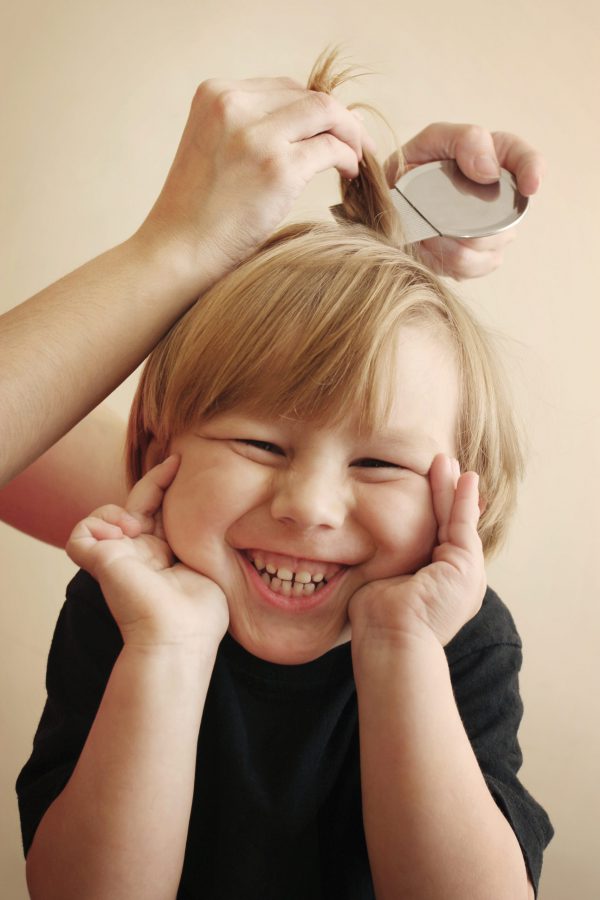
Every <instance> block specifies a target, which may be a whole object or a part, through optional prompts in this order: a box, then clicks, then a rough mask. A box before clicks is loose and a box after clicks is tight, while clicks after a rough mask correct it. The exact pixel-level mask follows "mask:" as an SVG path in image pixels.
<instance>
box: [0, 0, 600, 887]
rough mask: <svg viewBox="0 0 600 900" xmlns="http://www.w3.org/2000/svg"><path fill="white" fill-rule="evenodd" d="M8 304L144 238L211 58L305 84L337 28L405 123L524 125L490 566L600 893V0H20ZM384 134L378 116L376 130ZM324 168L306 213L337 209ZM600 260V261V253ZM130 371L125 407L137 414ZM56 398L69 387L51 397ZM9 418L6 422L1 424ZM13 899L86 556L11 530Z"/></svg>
mask: <svg viewBox="0 0 600 900" xmlns="http://www.w3.org/2000/svg"><path fill="white" fill-rule="evenodd" d="M3 4H4V5H3V7H2V8H1V11H0V12H1V20H0V42H1V45H0V66H1V72H0V85H1V87H0V123H1V124H0V129H1V133H2V141H1V144H0V153H1V154H2V160H1V163H2V169H1V175H2V188H1V191H0V197H1V200H0V204H1V205H0V248H1V252H2V279H1V284H2V290H1V294H0V309H4V308H6V309H7V308H9V307H10V306H12V305H14V304H16V303H18V302H19V301H20V300H21V299H24V298H25V297H27V296H29V295H30V294H32V293H33V292H35V291H36V290H38V289H39V288H41V287H42V286H44V285H46V284H47V283H49V282H50V281H52V280H54V279H55V278H57V277H58V276H60V275H61V274H64V273H65V272H66V271H68V270H70V269H72V268H74V267H76V266H77V265H78V264H80V263H81V262H83V261H84V260H85V259H87V258H89V257H91V256H93V255H95V254H97V253H98V252H100V251H101V250H103V249H105V248H106V247H108V246H110V245H113V244H115V243H117V242H119V241H120V240H122V239H124V238H125V237H127V236H128V235H129V234H130V233H131V232H132V231H133V230H134V229H135V228H136V227H137V225H138V224H139V223H140V222H141V220H142V218H143V217H144V216H145V214H146V212H147V210H148V208H149V207H150V205H151V203H152V201H153V199H154V197H155V195H156V193H157V192H158V190H159V188H160V186H161V184H162V180H163V178H164V175H165V174H166V170H167V168H168V164H169V163H170V160H171V158H172V155H173V153H174V151H175V147H176V145H177V142H178V138H179V134H180V131H181V129H182V127H183V124H184V121H185V118H186V116H187V110H188V106H189V102H190V100H191V97H192V94H193V91H194V89H195V87H196V85H197V84H198V83H199V82H200V81H202V80H203V79H204V78H207V77H210V76H224V77H231V78H238V77H240V78H241V77H248V76H252V75H259V74H264V75H275V74H289V75H292V76H294V77H296V78H298V79H301V80H304V78H305V77H306V74H307V72H308V70H309V68H310V66H311V64H312V62H313V59H314V58H315V56H316V55H317V53H318V52H319V51H320V50H321V49H322V48H323V46H324V45H325V44H328V43H330V42H338V41H344V42H346V47H347V51H348V54H349V55H350V56H351V57H352V58H353V59H354V60H356V61H359V62H361V63H364V64H366V65H369V66H370V67H372V68H374V69H376V70H378V72H379V73H380V74H378V75H376V76H374V77H371V78H368V79H365V81H364V82H363V84H362V86H358V85H356V87H355V88H353V91H354V94H353V96H355V97H356V96H358V97H359V98H362V99H367V100H371V101H373V102H374V103H375V104H376V105H378V106H379V107H380V108H381V109H382V111H384V112H385V113H386V114H387V116H388V118H389V119H390V121H391V122H392V123H393V125H394V126H395V128H396V129H397V131H398V133H399V135H400V136H403V137H408V136H410V135H411V134H413V133H414V132H416V131H417V130H419V129H420V128H421V127H423V126H424V125H425V124H427V123H428V122H430V121H434V120H438V119H448V120H451V121H474V122H478V123H480V124H483V125H485V126H487V127H489V128H492V129H493V128H498V129H508V130H512V131H515V132H517V133H520V134H522V135H524V136H526V137H527V138H528V139H529V140H530V141H531V142H532V143H534V144H535V145H536V146H538V147H539V148H541V149H543V150H544V151H545V153H546V154H547V158H548V163H549V166H548V177H547V181H546V183H545V185H544V189H543V191H542V193H541V194H540V196H539V198H538V199H537V200H536V202H535V204H534V205H533V208H532V209H531V212H530V214H529V216H528V218H527V220H526V222H525V224H524V225H523V226H522V228H521V232H520V236H519V240H518V242H517V243H516V244H514V245H513V246H512V247H511V248H510V251H509V254H508V259H507V262H506V264H505V266H504V267H503V268H502V270H500V271H499V272H497V273H495V274H494V275H492V276H491V277H488V278H487V279H485V280H483V281H479V282H474V283H471V284H467V285H463V286H462V288H461V290H462V292H463V293H464V294H465V295H466V296H467V297H468V298H470V299H471V301H472V302H473V303H474V304H475V305H476V307H477V308H478V309H479V311H480V314H481V316H482V318H483V319H484V320H485V321H486V322H488V323H489V324H490V325H492V326H493V327H494V328H496V329H498V330H499V331H500V332H501V333H502V334H504V335H506V340H505V341H503V345H504V352H505V354H506V358H507V362H508V366H509V369H510V371H511V375H512V377H513V380H514V383H515V387H516V395H517V402H518V405H519V409H520V413H521V415H522V418H523V419H524V421H525V423H526V425H527V428H528V433H529V440H530V445H531V451H530V464H529V470H528V476H527V480H526V483H525V485H524V487H523V490H522V494H521V501H520V506H519V511H518V516H517V519H516V521H515V524H514V527H513V530H512V534H511V538H510V542H509V544H508V546H507V547H506V549H505V550H504V551H503V553H502V555H501V556H500V557H499V558H498V560H497V561H496V562H494V564H493V565H492V566H491V569H490V582H491V584H492V585H493V586H494V587H495V588H496V589H497V590H498V591H499V592H500V594H501V596H503V598H504V599H505V600H506V601H507V602H508V604H509V605H510V606H511V608H512V610H513V613H514V615H515V618H516V620H517V624H518V626H519V628H520V631H521V634H522V636H523V640H524V645H525V664H524V669H523V674H522V691H523V695H524V700H525V706H526V715H525V721H524V725H523V728H522V732H521V742H522V747H523V750H524V754H525V765H524V768H523V779H524V781H525V783H526V784H527V786H528V787H529V789H530V790H531V792H532V793H533V794H534V795H535V796H536V797H537V798H539V800H540V801H541V802H542V803H543V804H544V805H545V806H546V807H547V809H548V811H549V813H550V815H551V817H552V820H553V822H554V825H555V827H556V831H557V836H556V838H555V840H554V842H553V843H552V845H551V847H550V849H549V851H548V853H547V858H546V864H545V870H544V876H543V880H542V890H541V897H542V900H566V898H568V900H570V898H574V897H576V898H578V900H593V898H598V897H599V896H600V879H599V877H598V846H597V834H598V828H597V821H598V813H599V811H600V788H599V784H600V771H599V767H598V760H599V759H600V741H599V736H600V715H599V709H598V704H597V702H596V701H597V696H598V687H599V683H598V682H599V678H598V663H597V648H598V640H599V637H600V634H599V618H600V612H599V607H600V580H599V575H598V572H599V566H598V549H597V543H598V509H599V508H600V490H599V476H598V462H599V450H600V425H599V414H598V387H599V386H600V380H599V378H598V371H599V366H598V349H597V347H598V339H599V336H600V327H599V326H600V317H599V312H598V310H599V306H600V304H599V298H598V290H597V276H596V272H595V264H596V261H597V240H598V229H597V222H598V217H599V216H600V191H599V181H600V179H599V176H598V149H597V148H598V140H599V138H600V133H599V126H598V116H597V111H598V103H597V90H598V83H599V75H600V71H599V66H598V59H599V57H600V47H599V44H598V35H599V34H600V6H599V5H598V4H597V3H596V2H595V0H572V2H569V3H565V2H564V0H544V2H542V0H520V2H518V0H505V2H504V3H503V4H501V5H500V6H498V5H491V4H490V5H488V6H485V5H482V4H481V3H480V2H474V0H472V2H471V0H455V2H454V3H452V4H449V3H447V2H445V0H429V2H427V0H423V2H422V3H419V4H415V3H411V4H408V3H406V4H402V3H394V2H391V0H372V2H369V3H365V2H360V0H346V2H341V0H334V2H331V0H330V2H324V0H308V2H307V0H305V2H304V4H302V5H297V6H294V7H293V8H292V7H291V6H290V8H286V7H285V6H284V5H283V4H282V3H281V2H274V0H269V2H263V3H260V4H258V5H257V4H256V3H255V4H251V3H248V2H247V0H244V2H242V0H229V3H227V4H226V3H223V2H215V0H194V2H191V0H170V2H169V3H166V2H164V0H143V2H141V0H101V2H100V0H94V2H89V0H81V2H74V0H71V2H67V0H54V2H53V3H47V2H45V0H21V2H20V3H19V4H16V3H15V4H11V5H10V6H8V0H3ZM376 137H377V139H378V141H379V144H380V147H381V148H382V151H385V150H387V149H388V147H387V146H386V141H387V138H386V137H385V134H384V133H383V132H379V131H377V132H376ZM335 196H336V194H335V179H334V178H331V177H329V176H321V177H319V178H318V179H317V180H316V181H315V182H314V184H313V185H312V186H311V188H310V189H309V191H308V193H307V194H306V196H305V197H304V198H303V199H302V201H301V203H299V205H298V208H297V210H296V211H295V214H296V215H297V216H299V215H304V214H306V213H307V212H310V211H311V210H313V211H317V212H319V213H320V214H323V211H324V210H325V207H326V204H327V203H329V202H332V201H333V200H334V199H335ZM593 266H594V269H593ZM134 380H135V379H134V378H132V379H130V380H129V382H128V383H127V384H126V385H125V386H123V387H122V388H120V389H119V391H117V392H116V394H115V395H113V396H112V397H111V398H110V400H109V403H110V404H111V405H112V406H113V407H114V408H115V409H117V410H118V411H119V412H121V413H122V414H123V415H125V414H126V410H127V407H128V404H129V402H130V399H131V395H132V391H133V387H134ZM56 402H60V398H56ZM1 437H2V436H1V435H0V439H1ZM0 571H1V584H2V588H1V591H2V599H1V609H0V615H1V619H2V621H1V623H0V629H1V633H2V635H3V644H2V652H1V654H0V665H1V685H2V687H1V691H0V700H1V710H0V715H1V727H2V747H1V753H0V766H1V772H0V778H1V784H0V792H1V802H0V853H1V854H2V861H1V870H2V872H1V883H2V885H3V888H2V896H3V897H6V898H8V900H22V898H25V897H26V896H27V893H26V889H25V886H24V877H23V862H22V857H21V850H20V838H19V829H18V817H17V807H16V800H15V796H14V791H13V784H14V780H15V778H16V776H17V773H18V771H19V769H20V766H21V765H22V763H23V762H24V761H25V759H26V757H27V755H28V753H29V748H30V744H31V738H32V735H33V732H34V729H35V726H36V724H37V721H38V718H39V715H40V712H41V708H42V703H43V699H44V671H45V661H46V654H47V650H48V646H49V642H50V638H51V634H52V629H53V627H54V622H55V620H56V617H57V613H58V610H59V608H60V605H61V603H62V598H63V593H64V587H65V584H66V582H67V580H68V579H69V578H70V576H71V574H72V572H73V567H72V566H71V564H70V563H69V562H68V560H67V559H66V558H65V557H64V556H63V554H62V553H61V552H60V551H58V550H54V549H51V548H49V547H46V546H43V545H41V544H38V543H36V542H34V541H33V540H31V539H28V538H26V537H24V536H23V535H20V534H18V533H17V532H15V531H13V530H11V529H9V528H8V527H5V526H0Z"/></svg>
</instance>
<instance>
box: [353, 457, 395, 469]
mask: <svg viewBox="0 0 600 900" xmlns="http://www.w3.org/2000/svg"><path fill="white" fill-rule="evenodd" d="M352 465H353V466H360V467H361V469H401V468H402V466H399V465H397V463H391V462H386V461H385V460H383V459H357V460H356V462H353V463H352Z"/></svg>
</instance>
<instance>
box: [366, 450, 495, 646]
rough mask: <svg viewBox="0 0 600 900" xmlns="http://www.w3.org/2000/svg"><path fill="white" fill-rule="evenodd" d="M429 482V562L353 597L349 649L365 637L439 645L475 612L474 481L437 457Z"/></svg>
mask: <svg viewBox="0 0 600 900" xmlns="http://www.w3.org/2000/svg"><path fill="white" fill-rule="evenodd" d="M429 478H430V481H431V490H432V495H433V507H434V511H435V515H436V518H437V521H438V525H439V529H438V544H437V546H436V547H435V549H434V551H433V555H432V562H431V563H430V564H429V565H428V566H425V567H424V568H422V569H420V570H419V571H418V572H416V573H415V574H414V575H403V576H399V577H397V578H387V579H385V580H383V581H374V582H371V583H370V584H366V585H364V586H363V587H362V588H360V589H359V590H358V591H357V592H356V594H354V596H353V597H352V599H351V602H350V607H349V611H348V614H349V618H350V622H351V624H352V642H353V645H354V643H355V642H357V645H358V647H360V643H361V642H362V640H363V639H364V638H367V637H368V636H369V635H371V636H374V637H376V638H377V639H380V638H381V639H384V640H385V639H391V640H393V641H400V642H402V641H403V640H405V639H409V640H411V639H412V638H414V637H417V638H423V637H425V638H426V639H431V638H433V639H435V640H436V641H438V642H439V643H440V644H442V646H445V645H446V644H447V643H448V642H449V641H450V640H451V639H452V638H453V637H454V635H455V634H456V633H457V632H458V631H459V630H460V629H461V628H462V626H463V625H464V624H465V623H466V622H468V621H469V619H471V618H472V617H473V616H474V615H475V614H476V613H477V612H478V610H479V609H480V607H481V603H482V600H483V595H484V594H485V590H486V576H485V567H484V559H483V550H482V546H481V540H480V538H479V535H478V533H477V522H478V520H479V514H480V513H479V492H478V476H477V475H476V474H475V473H474V472H465V473H464V474H462V475H460V472H459V468H458V463H457V462H456V460H450V459H449V457H447V456H445V455H443V454H439V455H438V456H436V458H435V459H434V461H433V464H432V466H431V470H430V473H429Z"/></svg>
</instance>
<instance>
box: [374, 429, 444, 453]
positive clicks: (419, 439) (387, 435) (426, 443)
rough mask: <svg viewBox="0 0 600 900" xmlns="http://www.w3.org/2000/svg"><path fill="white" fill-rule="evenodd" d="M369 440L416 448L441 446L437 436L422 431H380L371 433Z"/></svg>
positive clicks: (434, 448)
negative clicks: (436, 438)
mask: <svg viewBox="0 0 600 900" xmlns="http://www.w3.org/2000/svg"><path fill="white" fill-rule="evenodd" d="M367 440H368V441H369V442H373V443H377V444H387V445H389V446H398V445H399V446H402V447H409V448H411V449H414V450H437V449H438V447H439V442H438V441H436V440H435V438H433V437H432V436H431V435H429V434H425V432H422V431H384V432H381V431H380V432H374V433H373V434H370V435H369V436H368V437H367Z"/></svg>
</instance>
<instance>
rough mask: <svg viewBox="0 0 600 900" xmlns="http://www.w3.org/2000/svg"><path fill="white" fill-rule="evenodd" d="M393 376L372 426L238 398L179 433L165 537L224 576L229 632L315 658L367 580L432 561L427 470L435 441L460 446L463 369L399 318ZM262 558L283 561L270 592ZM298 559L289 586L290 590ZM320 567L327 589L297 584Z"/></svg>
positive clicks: (335, 639)
mask: <svg viewBox="0 0 600 900" xmlns="http://www.w3.org/2000/svg"><path fill="white" fill-rule="evenodd" d="M393 387H394V404H393V408H392V412H391V415H390V417H389V420H388V423H387V425H386V427H385V429H382V430H381V431H379V432H377V433H373V434H371V435H370V436H368V437H363V438H358V437H357V436H356V429H355V428H353V423H352V422H350V421H349V422H348V423H346V424H344V426H343V427H335V428H333V427H317V426H316V425H313V424H311V422H310V421H303V422H301V423H298V422H290V421H287V420H284V419H278V420H276V421H273V420H267V419H263V418H261V417H260V416H257V415H256V414H251V415H250V414H247V413H244V411H243V410H233V411H230V412H227V413H223V414H221V415H218V416H216V417H215V418H213V419H211V420H210V421H209V422H207V423H204V424H200V425H198V426H197V427H196V428H194V429H193V430H192V431H189V432H186V433H185V434H183V435H180V436H179V437H177V438H175V439H173V440H172V442H171V446H170V450H171V451H173V452H177V453H179V454H180V455H181V465H180V468H179V471H178V473H177V476H176V477H175V480H174V482H173V484H172V485H171V487H170V488H169V490H168V491H167V494H166V496H165V501H164V507H163V515H164V526H165V531H166V535H167V539H168V541H169V543H170V545H171V547H172V549H173V551H174V553H175V554H176V555H177V557H178V558H179V559H180V560H181V561H182V562H184V563H185V564H186V565H188V566H190V567H191V568H193V569H196V570H197V571H199V572H202V573H203V574H205V575H207V576H208V577H209V578H211V579H212V580H213V581H215V582H217V584H219V585H220V586H221V588H222V589H223V591H224V592H225V594H226V596H227V599H228V603H229V610H230V632H231V634H232V635H233V637H234V638H235V639H236V640H237V641H238V642H239V643H240V644H242V646H244V647H245V648H246V649H247V650H248V651H249V652H250V653H252V654H254V655H255V656H258V657H261V658H262V659H266V660H270V661H271V662H276V663H284V664H285V663H288V664H294V663H301V662H307V661H309V660H311V659H315V658H316V657H318V656H320V655H322V654H323V653H325V652H327V650H329V649H331V648H332V647H333V646H335V645H337V644H340V643H342V642H344V641H346V640H349V638H350V629H349V622H348V618H347V608H348V603H349V600H350V598H351V596H352V594H353V593H354V592H355V591H356V590H358V588H360V587H361V586H362V585H364V584H365V583H367V582H371V581H375V580H379V579H382V578H389V577H391V576H395V575H401V574H408V573H411V572H414V571H416V570H417V569H418V568H420V567H421V566H423V565H425V564H427V563H428V562H429V561H430V558H431V552H432V549H433V547H434V545H435V542H436V534H437V522H436V520H435V516H434V513H433V507H432V500H431V490H430V486H429V478H428V472H429V468H430V466H431V463H432V461H433V458H434V456H435V455H436V454H437V453H447V454H449V455H451V456H454V455H456V448H455V441H454V435H455V429H456V416H457V408H458V378H457V372H456V365H455V363H454V360H453V358H452V354H451V352H450V351H449V349H448V348H447V346H446V344H445V343H444V341H443V340H441V339H440V338H439V337H438V336H436V335H435V334H434V333H432V332H431V331H427V330H425V329H423V328H419V327H417V326H414V325H411V326H407V327H405V328H403V329H402V331H401V333H400V335H399V338H398V365H397V371H396V375H395V382H394V386H393ZM375 461H380V462H375ZM382 463H385V465H384V464H382ZM249 556H251V557H253V558H254V559H255V560H256V562H257V564H258V566H259V568H260V569H261V570H263V574H264V578H262V579H261V576H260V575H259V574H258V572H257V570H256V568H255V566H253V565H252V563H251V562H250V560H249V558H248V557H249ZM267 565H268V566H269V568H270V569H271V570H272V569H277V570H280V569H283V570H284V572H283V573H280V576H281V577H280V578H279V579H278V581H279V582H281V586H280V585H279V584H278V583H277V582H275V584H274V585H273V587H274V590H271V588H269V587H268V586H267V584H266V581H265V579H266V580H270V576H269V575H268V573H264V569H265V567H266V566H267ZM285 570H287V572H286V571H285ZM292 571H293V572H294V580H293V583H292V584H291V585H290V586H289V588H290V593H291V596H289V597H288V596H285V595H284V594H282V593H281V591H282V590H283V591H286V590H288V587H285V586H284V585H285V582H286V581H289V579H290V575H291V573H292ZM296 575H300V578H299V579H296V577H295V576H296ZM319 575H324V576H325V580H326V581H327V584H326V585H325V586H324V587H320V588H319V587H316V586H315V587H314V588H312V587H310V584H309V585H307V586H304V587H302V586H301V584H302V583H303V582H304V581H308V576H310V582H311V583H313V584H315V585H316V584H319V583H321V582H320V581H318V580H317V579H318V576H319ZM314 576H317V578H315V577H314ZM275 577H276V578H277V575H275ZM294 584H295V585H296V586H295V587H294ZM294 592H298V593H300V592H301V596H295V593H294Z"/></svg>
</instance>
